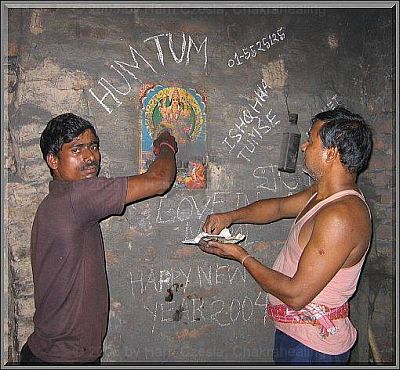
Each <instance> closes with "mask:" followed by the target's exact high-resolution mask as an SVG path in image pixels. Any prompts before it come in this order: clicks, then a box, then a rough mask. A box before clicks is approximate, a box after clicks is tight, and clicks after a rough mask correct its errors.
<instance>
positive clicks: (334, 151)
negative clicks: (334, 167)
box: [325, 147, 339, 162]
mask: <svg viewBox="0 0 400 370" xmlns="http://www.w3.org/2000/svg"><path fill="white" fill-rule="evenodd" d="M336 158H339V151H338V148H337V147H332V148H328V149H326V158H325V159H326V161H327V162H333V161H334V160H335V159H336Z"/></svg>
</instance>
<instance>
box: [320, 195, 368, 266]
mask: <svg viewBox="0 0 400 370" xmlns="http://www.w3.org/2000/svg"><path fill="white" fill-rule="evenodd" d="M314 225H315V226H316V229H317V230H319V231H321V232H324V233H325V234H327V235H329V238H330V240H331V241H332V242H333V244H336V246H335V247H336V248H337V247H338V245H341V246H342V248H344V250H347V251H348V253H349V254H348V257H347V259H346V261H345V263H344V265H343V267H350V266H353V265H354V264H356V263H357V262H358V261H359V260H360V259H361V257H362V256H363V255H364V253H365V251H366V250H367V248H368V245H369V242H370V238H371V232H372V225H371V220H370V216H369V212H368V208H367V206H366V204H365V203H364V202H363V201H362V200H361V199H360V198H359V197H357V196H355V195H349V196H346V197H343V198H340V199H338V200H336V201H334V202H331V203H328V204H327V205H326V206H324V207H322V208H321V211H320V212H318V214H317V215H316V218H315V223H314ZM333 247H334V246H333Z"/></svg>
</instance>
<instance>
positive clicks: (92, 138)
mask: <svg viewBox="0 0 400 370" xmlns="http://www.w3.org/2000/svg"><path fill="white" fill-rule="evenodd" d="M91 142H98V139H97V138H96V135H94V133H93V131H92V130H91V129H90V128H88V129H86V130H85V131H83V132H82V133H81V134H79V135H78V136H76V137H74V138H73V139H72V140H71V141H70V142H68V143H65V144H64V145H76V144H80V143H91Z"/></svg>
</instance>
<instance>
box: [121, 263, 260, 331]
mask: <svg viewBox="0 0 400 370" xmlns="http://www.w3.org/2000/svg"><path fill="white" fill-rule="evenodd" d="M247 279H248V276H247V272H246V270H245V269H244V268H243V267H242V266H236V265H219V264H216V265H215V266H214V265H213V266H204V265H203V266H200V265H197V266H190V267H188V268H187V269H184V268H179V269H178V268H171V269H168V270H161V271H155V270H154V269H152V268H151V269H150V270H149V271H134V272H132V271H130V272H129V282H130V286H131V293H132V296H133V297H136V298H138V297H140V296H143V295H144V294H146V295H149V294H153V295H154V294H155V295H156V299H155V302H154V304H151V305H150V304H149V303H148V302H145V303H143V309H144V310H145V311H146V312H147V313H148V314H149V315H150V318H151V320H152V328H151V333H154V331H155V329H156V325H158V326H160V325H165V324H168V323H172V322H174V321H183V322H185V324H189V325H190V324H191V325H194V324H196V323H199V324H204V323H210V322H213V323H215V324H216V325H218V326H219V327H223V326H228V325H234V324H235V323H238V322H240V321H242V322H243V321H249V320H250V319H255V320H260V322H262V320H263V316H264V312H265V308H266V305H267V293H266V292H264V291H259V292H258V294H256V295H253V294H251V292H248V293H246V294H245V295H244V296H243V297H228V298H227V297H224V298H221V297H216V296H214V294H213V295H212V298H210V297H203V296H201V295H202V293H201V292H203V294H204V292H207V289H213V287H218V286H222V285H232V286H237V285H241V286H245V285H246V281H247ZM188 287H191V288H193V287H198V289H197V290H194V291H191V292H190V293H189V292H188V291H187V288H188ZM178 291H179V294H178ZM173 293H175V295H174V294H173ZM165 295H166V296H165ZM157 297H160V299H162V301H160V300H157Z"/></svg>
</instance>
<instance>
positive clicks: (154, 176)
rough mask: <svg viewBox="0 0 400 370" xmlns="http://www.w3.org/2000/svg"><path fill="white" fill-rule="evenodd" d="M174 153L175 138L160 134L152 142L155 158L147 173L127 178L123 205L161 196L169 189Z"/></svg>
mask: <svg viewBox="0 0 400 370" xmlns="http://www.w3.org/2000/svg"><path fill="white" fill-rule="evenodd" d="M165 143H167V144H168V145H167V144H165ZM176 151H177V145H176V142H175V138H174V137H173V136H171V135H170V134H169V133H168V132H166V131H164V132H162V133H161V134H160V135H159V137H158V138H157V139H156V140H155V141H154V152H155V154H156V155H157V157H156V159H155V161H154V162H153V163H152V164H151V165H150V167H149V169H148V170H147V172H145V173H143V174H140V175H135V176H129V177H128V189H127V192H126V198H125V204H128V203H132V202H135V201H137V200H141V199H145V198H148V197H152V196H155V195H162V194H164V193H165V192H166V191H167V190H168V189H169V188H170V187H171V185H172V184H173V182H174V179H175V175H176V160H175V153H176Z"/></svg>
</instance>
